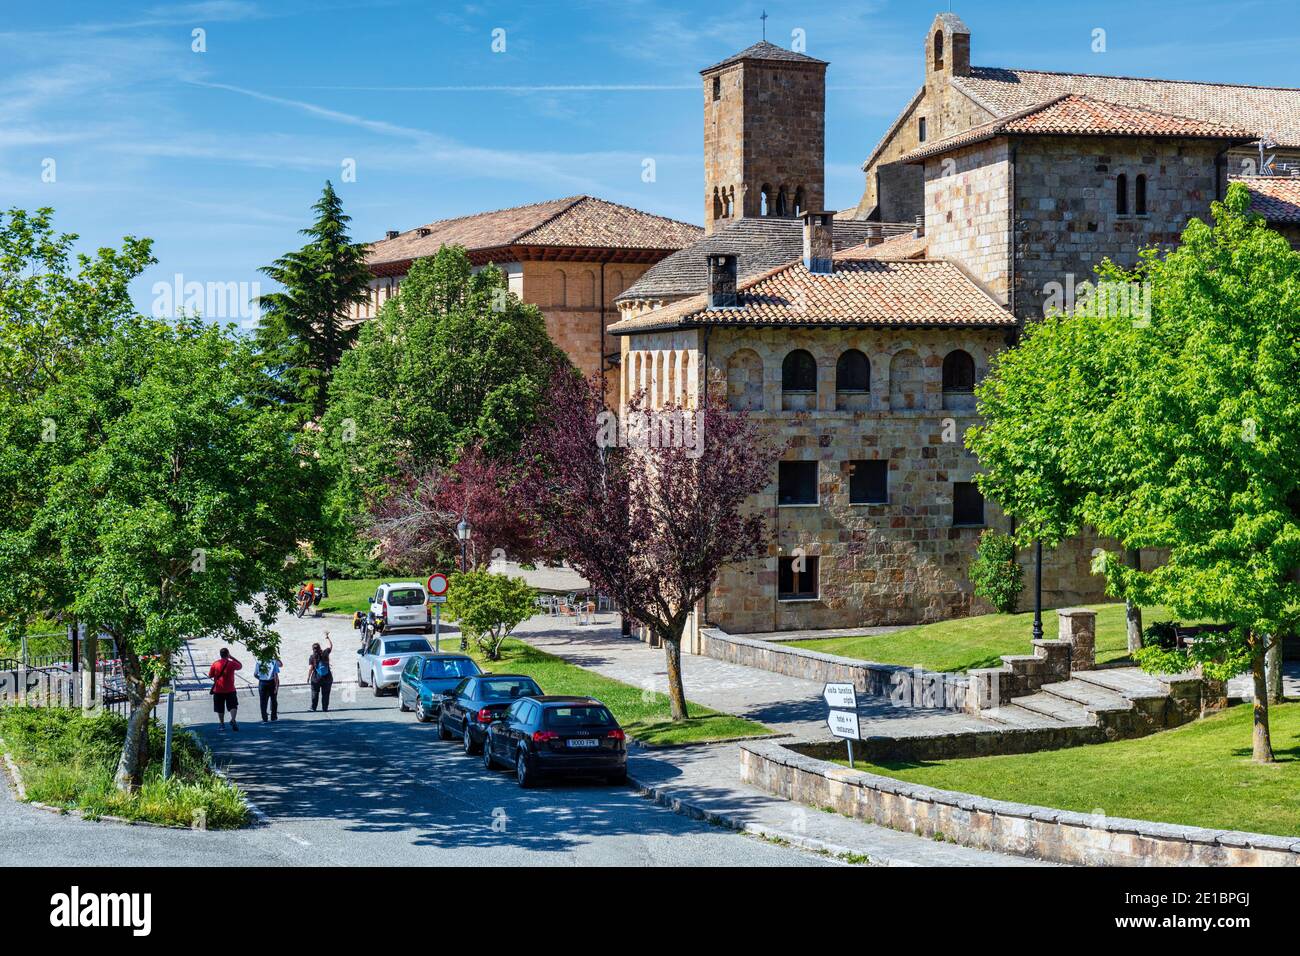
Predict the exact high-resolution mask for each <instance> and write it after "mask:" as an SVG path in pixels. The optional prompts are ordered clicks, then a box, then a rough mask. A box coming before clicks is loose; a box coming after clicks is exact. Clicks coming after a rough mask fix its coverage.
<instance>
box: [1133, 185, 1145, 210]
mask: <svg viewBox="0 0 1300 956" xmlns="http://www.w3.org/2000/svg"><path fill="white" fill-rule="evenodd" d="M1133 211H1134V212H1135V213H1137V214H1138V215H1139V216H1145V215H1146V214H1147V178H1146V176H1138V178H1137V182H1135V183H1134V184H1133Z"/></svg>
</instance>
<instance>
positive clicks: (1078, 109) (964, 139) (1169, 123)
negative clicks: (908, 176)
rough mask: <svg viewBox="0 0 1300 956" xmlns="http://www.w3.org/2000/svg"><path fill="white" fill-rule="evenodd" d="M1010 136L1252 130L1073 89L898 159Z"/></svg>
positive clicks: (1230, 135)
mask: <svg viewBox="0 0 1300 956" xmlns="http://www.w3.org/2000/svg"><path fill="white" fill-rule="evenodd" d="M1009 135H1021V136H1176V137H1180V138H1187V139H1237V140H1244V141H1249V140H1250V139H1252V138H1253V135H1254V134H1252V133H1251V131H1250V130H1248V129H1244V128H1242V127H1239V126H1221V125H1219V124H1217V123H1210V122H1206V121H1205V120H1199V119H1191V118H1189V117H1185V116H1174V115H1172V114H1169V113H1161V112H1158V111H1156V110H1151V109H1146V108H1143V107H1136V106H1126V105H1124V104H1120V103H1108V102H1104V101H1102V100H1096V99H1093V98H1092V97H1089V96H1081V95H1079V94H1077V93H1063V94H1061V95H1060V96H1056V97H1053V98H1052V99H1049V100H1047V101H1046V102H1043V103H1038V104H1035V105H1034V106H1031V107H1030V108H1029V109H1025V110H1021V111H1020V112H1018V113H1013V114H1011V115H1010V116H1004V117H1000V118H998V119H995V120H993V121H992V122H989V123H983V124H981V125H979V126H973V127H971V128H970V129H968V130H966V131H964V132H961V133H957V134H955V135H953V136H949V137H947V138H945V139H941V140H936V141H935V142H933V143H926V144H925V145H924V146H918V147H917V148H916V149H914V150H912V151H911V152H909V153H907V154H906V155H905V156H903V157H902V159H903V162H917V161H919V160H922V159H925V158H927V157H929V156H935V155H938V154H939V153H945V152H947V151H949V150H951V149H956V148H957V147H960V146H969V145H971V144H973V143H980V142H983V141H985V140H988V139H992V138H993V137H995V136H1009Z"/></svg>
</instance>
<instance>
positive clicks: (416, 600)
mask: <svg viewBox="0 0 1300 956" xmlns="http://www.w3.org/2000/svg"><path fill="white" fill-rule="evenodd" d="M388 603H389V604H391V605H393V606H394V607H414V606H415V605H417V604H423V603H424V591H423V590H422V589H420V588H393V589H392V590H391V591H389V592H388Z"/></svg>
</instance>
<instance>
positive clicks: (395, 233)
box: [386, 229, 401, 239]
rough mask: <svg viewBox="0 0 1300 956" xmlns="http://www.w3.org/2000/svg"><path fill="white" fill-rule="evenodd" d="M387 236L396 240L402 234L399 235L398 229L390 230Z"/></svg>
mask: <svg viewBox="0 0 1300 956" xmlns="http://www.w3.org/2000/svg"><path fill="white" fill-rule="evenodd" d="M386 235H387V236H388V238H389V239H396V238H397V237H398V236H399V235H401V233H399V232H398V231H397V230H396V229H389V230H388V232H387V233H386Z"/></svg>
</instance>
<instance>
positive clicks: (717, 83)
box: [713, 76, 722, 100]
mask: <svg viewBox="0 0 1300 956" xmlns="http://www.w3.org/2000/svg"><path fill="white" fill-rule="evenodd" d="M713 98H714V99H715V100H720V99H722V77H720V76H715V77H714V78H713Z"/></svg>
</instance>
